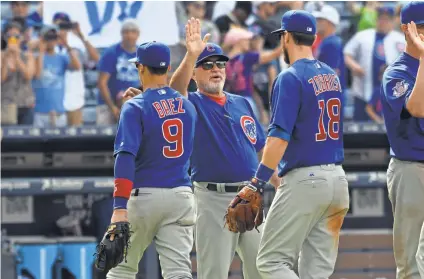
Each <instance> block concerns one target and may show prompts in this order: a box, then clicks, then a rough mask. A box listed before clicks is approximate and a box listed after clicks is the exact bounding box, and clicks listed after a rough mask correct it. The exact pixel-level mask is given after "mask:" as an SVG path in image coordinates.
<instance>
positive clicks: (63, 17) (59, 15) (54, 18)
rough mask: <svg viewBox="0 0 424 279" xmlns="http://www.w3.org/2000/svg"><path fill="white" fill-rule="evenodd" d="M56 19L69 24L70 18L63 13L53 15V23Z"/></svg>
mask: <svg viewBox="0 0 424 279" xmlns="http://www.w3.org/2000/svg"><path fill="white" fill-rule="evenodd" d="M58 19H60V20H63V21H64V22H71V18H70V17H69V15H68V14H66V13H63V12H57V13H55V14H54V15H53V21H56V20H58Z"/></svg>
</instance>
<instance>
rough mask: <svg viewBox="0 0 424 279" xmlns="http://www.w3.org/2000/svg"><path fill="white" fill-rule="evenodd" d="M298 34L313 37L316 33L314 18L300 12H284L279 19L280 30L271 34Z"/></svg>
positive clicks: (307, 13) (309, 14)
mask: <svg viewBox="0 0 424 279" xmlns="http://www.w3.org/2000/svg"><path fill="white" fill-rule="evenodd" d="M283 31H287V32H298V33H305V34H311V35H315V34H316V31H317V21H316V19H315V17H314V16H313V15H312V14H311V13H309V12H307V11H302V10H291V11H288V12H286V13H285V14H284V15H283V17H282V18H281V28H280V29H277V30H275V31H272V32H271V33H281V32H283Z"/></svg>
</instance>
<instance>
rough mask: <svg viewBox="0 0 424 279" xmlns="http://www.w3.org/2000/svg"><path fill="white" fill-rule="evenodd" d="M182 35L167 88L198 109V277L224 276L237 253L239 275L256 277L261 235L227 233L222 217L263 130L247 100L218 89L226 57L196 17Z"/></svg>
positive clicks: (194, 169)
mask: <svg viewBox="0 0 424 279" xmlns="http://www.w3.org/2000/svg"><path fill="white" fill-rule="evenodd" d="M186 34H187V35H186V45H187V54H186V56H185V57H184V59H183V62H182V63H181V65H180V66H179V67H178V69H177V70H176V71H175V73H174V76H173V77H172V79H171V85H170V86H171V87H172V88H174V89H175V90H177V91H179V92H181V94H183V95H184V96H187V97H188V99H189V100H190V101H191V102H192V103H193V104H194V106H195V107H196V110H197V113H198V121H197V125H196V132H195V140H194V148H193V154H192V157H191V178H192V181H193V185H194V186H195V187H194V194H195V197H196V203H197V220H196V229H195V232H196V233H195V243H196V255H197V278H198V279H222V278H227V277H228V271H229V269H230V264H231V262H232V260H233V257H234V253H235V252H236V251H237V253H238V254H239V256H240V258H241V260H242V262H243V274H244V278H246V279H257V278H260V275H259V273H258V271H257V269H256V255H257V251H258V246H259V239H260V234H259V233H258V232H256V231H252V232H249V233H244V234H239V233H232V232H230V231H228V230H226V229H224V228H223V224H224V220H223V217H224V215H225V212H226V209H227V206H228V203H229V202H230V201H231V197H232V196H234V193H237V191H238V190H239V187H240V186H242V185H244V184H245V181H248V180H249V176H251V175H253V174H254V172H255V168H256V167H257V166H258V163H259V162H258V156H257V152H260V151H261V150H262V148H263V146H264V144H265V134H264V131H263V129H262V127H261V125H260V122H259V121H258V120H257V119H256V116H255V114H254V113H253V110H252V108H251V106H250V104H249V102H248V101H247V100H246V99H245V98H243V97H241V96H237V95H233V94H230V93H228V92H224V91H223V88H224V83H225V78H226V75H225V67H226V63H227V61H228V57H227V56H226V55H224V53H223V51H222V49H221V47H219V46H218V45H216V44H212V43H206V42H207V40H208V38H209V36H208V35H206V36H205V38H204V39H203V41H202V39H201V35H200V23H199V21H198V20H195V19H191V20H189V22H188V24H187V25H186ZM193 69H194V74H193V75H192V73H193ZM190 78H193V79H194V80H195V81H196V83H197V87H198V90H197V92H190V93H188V92H187V86H188V84H189V82H190Z"/></svg>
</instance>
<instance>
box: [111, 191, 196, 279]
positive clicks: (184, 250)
mask: <svg viewBox="0 0 424 279" xmlns="http://www.w3.org/2000/svg"><path fill="white" fill-rule="evenodd" d="M133 192H134V190H133ZM128 220H129V222H130V224H131V230H132V231H133V234H132V235H131V239H130V242H131V246H130V248H129V249H128V255H127V262H125V260H124V261H122V262H121V263H120V264H119V265H118V266H117V267H115V268H112V269H111V270H110V271H109V272H108V274H107V278H108V279H134V278H135V276H136V274H137V272H138V263H139V262H140V260H141V258H142V256H143V253H144V251H145V250H146V248H147V247H148V246H149V245H150V243H151V242H152V241H154V242H155V246H156V250H157V252H158V253H159V261H160V264H161V269H162V276H163V278H164V279H191V278H193V277H192V272H191V260H190V252H191V250H192V249H193V242H194V239H193V229H194V224H195V220H196V210H195V202H194V195H193V191H192V189H191V187H188V186H181V187H176V188H172V189H167V188H165V189H164V188H140V189H139V195H138V196H136V197H135V196H131V198H130V200H129V201H128Z"/></svg>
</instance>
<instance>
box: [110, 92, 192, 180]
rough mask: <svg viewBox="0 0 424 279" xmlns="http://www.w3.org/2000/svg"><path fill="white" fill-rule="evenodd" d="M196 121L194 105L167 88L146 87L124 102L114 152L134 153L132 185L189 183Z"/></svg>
mask: <svg viewBox="0 0 424 279" xmlns="http://www.w3.org/2000/svg"><path fill="white" fill-rule="evenodd" d="M196 120H197V113H196V109H195V108H194V106H193V105H192V104H191V103H190V102H189V101H188V100H187V99H186V98H184V97H182V96H181V94H180V93H179V92H177V91H175V90H174V89H171V88H170V87H162V88H158V89H147V90H146V91H145V92H144V93H143V94H140V95H138V96H136V97H134V98H132V99H131V100H129V101H127V102H125V103H124V105H123V107H122V111H121V116H120V119H119V124H118V131H117V134H116V138H115V146H114V148H115V151H114V155H116V154H117V153H118V152H129V153H131V154H133V155H135V157H136V158H135V168H136V173H135V177H134V184H133V185H134V186H133V188H139V187H161V188H168V187H170V188H172V187H177V186H191V181H190V176H189V167H190V156H191V154H192V151H193V141H194V131H195V126H196Z"/></svg>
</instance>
